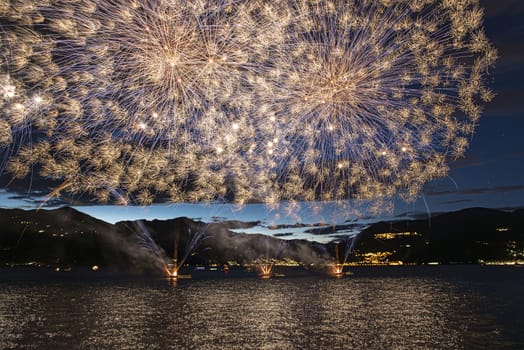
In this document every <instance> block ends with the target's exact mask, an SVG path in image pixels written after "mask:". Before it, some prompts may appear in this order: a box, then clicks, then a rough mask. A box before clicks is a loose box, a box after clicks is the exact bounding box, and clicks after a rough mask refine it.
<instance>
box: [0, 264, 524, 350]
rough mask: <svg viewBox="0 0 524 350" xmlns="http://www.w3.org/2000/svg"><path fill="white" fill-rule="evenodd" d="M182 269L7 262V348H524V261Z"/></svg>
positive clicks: (2, 317) (1, 277) (3, 279)
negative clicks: (245, 273) (239, 272)
mask: <svg viewBox="0 0 524 350" xmlns="http://www.w3.org/2000/svg"><path fill="white" fill-rule="evenodd" d="M352 271H353V276H349V277H345V278H341V279H335V278H329V277H324V276H301V277H288V278H273V279H269V280H262V279H257V278H251V277H246V278H218V279H191V280H179V281H177V282H176V284H175V285H173V284H171V283H170V282H169V281H167V280H164V279H154V278H147V279H145V278H141V277H129V276H128V277H119V276H112V277H111V276H110V275H105V276H104V277H98V276H102V275H98V276H97V278H93V277H86V275H82V274H80V275H75V272H74V271H73V272H69V273H58V274H51V273H49V272H46V273H41V272H39V270H31V271H19V270H13V269H0V349H228V350H230V349H523V348H524V268H518V267H482V266H438V267H429V266H427V267H396V268H393V267H380V268H378V267H375V268H353V269H352Z"/></svg>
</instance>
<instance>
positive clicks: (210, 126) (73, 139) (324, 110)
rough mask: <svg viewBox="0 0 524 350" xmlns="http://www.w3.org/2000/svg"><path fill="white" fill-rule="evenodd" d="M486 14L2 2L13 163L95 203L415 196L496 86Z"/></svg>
mask: <svg viewBox="0 0 524 350" xmlns="http://www.w3.org/2000/svg"><path fill="white" fill-rule="evenodd" d="M482 17H483V12H482V9H480V7H479V6H478V1H476V0H467V1H464V0H460V1H459V0H416V1H404V0H380V1H368V0H362V1H356V0H343V1H330V0H322V1H312V0H294V1H281V0H275V1H271V2H269V1H228V0H197V1H188V0H170V1H168V0H133V1H123V0H114V1H107V0H85V1H81V2H62V1H46V2H39V1H24V3H23V4H22V3H20V2H16V3H8V2H5V1H3V2H1V3H0V19H1V21H0V29H1V30H0V39H1V41H0V44H1V47H2V56H1V57H0V58H1V61H0V107H1V108H2V109H1V118H0V147H2V149H4V150H5V152H4V154H3V159H2V162H3V164H4V165H3V166H2V168H5V169H6V170H7V171H8V172H9V173H10V174H11V175H12V176H13V178H25V177H28V176H31V174H32V172H33V169H35V170H37V171H38V172H39V176H42V177H44V178H51V179H57V180H60V181H62V182H64V183H68V184H69V186H68V187H67V188H64V189H63V190H64V191H66V192H68V193H70V194H81V193H88V194H90V195H92V196H93V197H94V198H95V199H97V200H98V201H100V202H104V201H111V200H115V198H116V197H118V198H116V200H117V201H121V202H123V203H126V202H129V200H130V199H131V201H134V200H136V201H137V202H139V203H141V204H150V203H152V202H153V201H155V200H168V201H171V202H201V201H213V200H216V199H217V198H228V200H231V201H233V202H235V203H237V204H244V203H246V202H248V201H262V202H265V203H266V204H267V205H268V206H269V207H270V208H272V207H276V206H278V204H279V203H280V202H281V201H291V205H292V204H293V202H295V201H300V200H306V201H311V200H324V201H326V200H336V201H337V200H346V199H348V198H358V199H377V200H382V199H387V198H390V197H392V196H394V195H395V194H400V195H401V196H402V197H403V198H406V199H412V198H414V197H415V196H417V194H418V193H419V191H420V188H421V187H422V185H423V184H424V183H426V182H427V181H429V180H431V179H434V178H436V177H442V176H446V174H447V166H446V162H447V161H448V160H449V159H450V158H456V157H460V156H461V155H463V153H464V152H465V150H466V148H467V144H468V138H469V137H470V136H471V135H472V133H473V132H474V129H475V125H476V122H477V120H478V118H479V116H480V112H481V107H480V103H481V102H482V101H486V102H487V101H489V100H490V99H491V98H492V96H493V94H492V93H491V92H490V90H489V89H488V88H487V87H486V86H485V83H484V81H485V80H486V75H487V71H488V69H489V68H490V67H491V66H492V65H493V64H494V62H495V60H496V57H497V53H496V50H495V49H494V48H493V47H492V45H491V43H490V42H489V41H488V39H487V38H486V36H485V34H484V32H483V28H482ZM111 189H118V192H119V195H118V196H116V197H115V195H114V193H113V192H112V191H114V190H111ZM122 194H123V195H122ZM386 201H387V200H386Z"/></svg>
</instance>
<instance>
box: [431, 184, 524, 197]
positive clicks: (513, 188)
mask: <svg viewBox="0 0 524 350" xmlns="http://www.w3.org/2000/svg"><path fill="white" fill-rule="evenodd" d="M523 190H524V185H510V186H495V187H484V188H468V189H462V190H440V191H439V190H438V189H434V190H431V189H428V190H425V191H424V194H425V195H426V196H442V195H449V194H453V195H461V194H462V195H466V194H469V195H471V194H473V195H478V194H486V193H504V192H515V191H523Z"/></svg>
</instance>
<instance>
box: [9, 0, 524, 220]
mask: <svg viewBox="0 0 524 350" xmlns="http://www.w3.org/2000/svg"><path fill="white" fill-rule="evenodd" d="M481 4H482V7H483V8H484V9H485V11H486V12H485V22H484V26H485V31H486V34H487V36H488V38H489V39H490V40H491V41H492V43H493V44H494V46H495V47H496V48H497V49H498V50H499V60H498V61H497V64H496V67H495V68H494V69H492V70H491V71H490V76H489V79H490V84H491V88H492V89H493V90H494V92H495V93H496V97H495V99H494V100H493V101H492V102H490V103H488V104H486V105H485V106H484V107H485V111H484V113H483V114H482V117H481V119H480V122H479V125H478V127H477V130H476V133H475V134H474V137H473V139H472V140H471V143H470V147H469V149H468V150H467V152H466V155H465V157H464V158H462V159H459V160H457V161H454V162H452V163H450V164H449V165H450V169H451V170H450V172H449V177H447V178H444V179H440V180H437V181H433V182H430V183H428V184H427V185H426V186H425V188H424V190H423V194H422V195H421V196H420V197H419V199H418V200H416V201H415V202H414V203H404V202H401V201H396V203H395V209H394V213H392V214H391V215H399V214H401V213H406V212H410V213H431V214H435V213H439V212H447V211H454V210H458V209H461V208H468V207H490V208H508V209H509V208H517V207H524V140H523V138H524V135H523V131H524V117H523V116H524V1H521V0H497V1H495V0H482V1H481ZM1 181H2V182H3V184H2V188H4V190H2V192H0V206H1V207H20V208H24V209H30V208H35V207H36V206H38V205H39V204H40V203H41V201H42V198H43V197H41V194H42V192H41V191H39V190H41V189H39V188H38V186H35V185H33V186H32V187H31V190H30V191H28V190H27V189H26V190H23V189H21V188H15V187H13V186H10V187H7V188H6V187H5V186H6V185H7V182H8V179H7V178H6V177H5V176H3V177H2V178H1ZM28 192H29V193H28ZM64 203H66V204H73V205H75V206H76V207H77V208H78V209H79V210H82V211H85V212H87V213H89V214H91V215H93V216H96V217H98V218H100V219H102V220H105V221H109V222H116V221H119V220H125V219H139V218H147V219H153V218H162V219H166V218H173V217H179V216H189V217H193V218H201V219H203V220H212V219H213V217H217V218H235V219H241V220H262V221H265V223H266V224H273V223H276V222H279V223H280V222H297V221H300V222H320V221H324V222H332V221H337V222H338V221H344V220H345V219H347V217H343V216H338V215H337V214H333V211H332V209H333V208H332V207H331V206H329V205H327V206H326V207H325V208H324V210H323V211H321V212H320V213H315V215H313V210H309V209H307V208H306V209H305V210H304V211H302V212H299V213H298V214H296V215H293V216H290V217H286V215H285V213H276V212H269V211H268V210H267V209H265V208H264V207H263V205H247V206H245V207H244V208H242V209H241V210H237V209H236V208H232V207H230V206H227V205H184V204H177V205H154V206H150V207H116V206H113V207H112V206H94V205H93V204H92V203H89V202H84V203H82V202H76V201H75V202H68V201H67V200H66V201H65V202H64ZM58 204H60V203H59V202H57V201H50V202H48V203H46V204H45V206H47V207H53V206H56V205H58ZM375 219H377V218H375Z"/></svg>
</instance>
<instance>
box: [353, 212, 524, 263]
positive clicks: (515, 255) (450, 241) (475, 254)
mask: <svg viewBox="0 0 524 350" xmlns="http://www.w3.org/2000/svg"><path fill="white" fill-rule="evenodd" d="M385 233H390V235H386V234H385ZM371 252H372V253H376V254H375V258H378V255H380V254H379V253H386V252H387V253H388V254H389V253H391V254H390V255H388V256H387V259H389V260H390V261H403V262H407V263H418V264H420V263H426V262H440V263H478V262H481V261H495V260H511V259H524V211H523V210H517V211H513V212H510V211H501V210H494V209H485V208H470V209H464V210H460V211H457V212H452V213H446V214H441V215H438V216H436V217H433V218H431V219H427V218H426V219H420V220H403V221H392V222H379V223H376V224H373V225H371V226H370V227H369V228H367V229H366V230H364V231H363V232H362V233H361V234H360V236H359V238H358V243H357V244H356V251H355V257H354V259H357V260H358V259H359V258H362V257H363V256H364V255H365V254H369V253H371ZM383 255H384V254H383Z"/></svg>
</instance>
